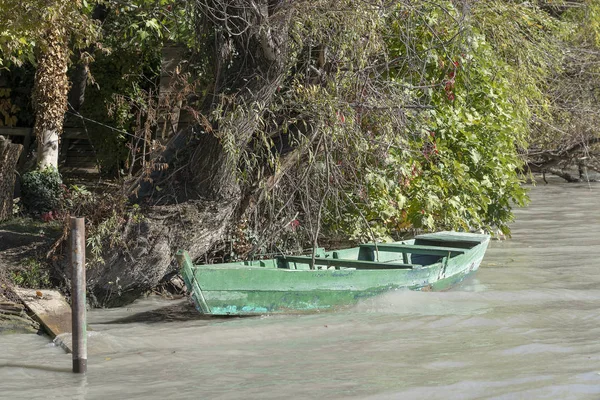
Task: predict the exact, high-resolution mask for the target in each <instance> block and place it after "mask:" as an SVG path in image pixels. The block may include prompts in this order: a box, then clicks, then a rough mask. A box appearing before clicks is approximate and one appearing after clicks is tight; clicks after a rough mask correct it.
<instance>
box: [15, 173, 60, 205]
mask: <svg viewBox="0 0 600 400" xmlns="http://www.w3.org/2000/svg"><path fill="white" fill-rule="evenodd" d="M21 192H22V194H21V199H22V201H23V205H24V206H25V208H26V209H27V210H28V211H29V212H32V213H44V212H48V211H53V210H56V209H58V208H59V207H60V205H61V200H62V198H63V192H64V186H63V184H62V179H61V176H60V174H59V173H58V171H57V170H56V169H53V168H46V169H44V170H41V171H39V170H35V171H30V172H27V173H25V174H23V177H22V181H21Z"/></svg>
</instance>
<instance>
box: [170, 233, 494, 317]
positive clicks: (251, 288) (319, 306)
mask: <svg viewBox="0 0 600 400" xmlns="http://www.w3.org/2000/svg"><path fill="white" fill-rule="evenodd" d="M443 234H446V236H448V234H449V233H443ZM431 235H436V234H430V235H429V239H428V240H431V239H430V238H431V237H432V236H431ZM437 235H438V237H440V236H439V235H441V233H438V234H437ZM457 235H458V236H457ZM465 235H469V234H456V233H453V236H452V238H453V239H455V241H456V242H453V243H459V241H460V240H459V239H465V240H463V241H466V240H467V239H469V240H470V242H471V243H473V242H474V240H475V239H477V244H476V245H475V246H474V247H473V248H471V249H468V250H465V251H464V252H463V253H461V254H458V255H456V256H453V257H444V258H442V259H441V260H440V261H439V262H434V263H432V264H430V265H412V266H411V267H406V265H405V264H401V265H402V266H398V268H395V267H394V265H393V264H386V265H385V268H384V269H377V268H375V267H374V269H360V268H356V269H355V268H343V267H342V268H339V266H338V268H337V269H336V268H335V267H323V269H308V268H307V269H290V268H281V267H280V265H279V264H278V263H277V262H276V261H275V260H262V261H260V262H254V263H252V262H247V263H230V264H215V265H193V263H192V261H191V259H190V258H189V256H188V255H187V253H185V252H180V253H179V254H178V261H179V264H180V265H181V267H182V276H183V278H184V281H185V282H186V285H187V287H188V289H189V291H190V293H191V297H192V299H193V301H194V303H195V305H196V308H197V309H198V310H199V311H200V312H202V313H204V314H210V315H257V314H278V313H303V312H315V311H325V310H332V309H336V308H339V307H344V306H348V305H352V304H356V303H357V302H358V301H360V300H361V299H364V298H368V297H373V296H376V295H379V294H381V293H384V292H388V291H391V290H397V289H411V290H446V289H448V288H450V287H451V286H453V285H455V284H457V283H458V282H460V281H462V280H463V279H464V278H465V277H466V276H468V275H469V274H471V273H473V272H474V271H476V270H477V269H478V267H479V265H480V263H481V261H482V259H483V255H484V253H485V250H486V248H487V244H488V240H489V237H487V236H485V235H476V237H473V236H465ZM427 236H428V235H422V236H420V238H427ZM446 239H447V238H446ZM401 243H402V245H405V244H408V245H411V244H413V243H414V241H408V242H401ZM459 244H460V243H459ZM357 254H358V252H357ZM329 255H332V253H331V252H330V254H329ZM325 257H327V254H325ZM413 257H415V256H413ZM415 258H416V257H415ZM368 263H369V261H367V262H366V264H368ZM245 264H251V265H245ZM252 264H254V265H252ZM278 265H279V267H278ZM377 265H379V264H377ZM377 265H376V266H377ZM390 265H392V267H391V268H390ZM359 267H360V265H359Z"/></svg>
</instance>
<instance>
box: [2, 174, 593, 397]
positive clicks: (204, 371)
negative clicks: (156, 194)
mask: <svg viewBox="0 0 600 400" xmlns="http://www.w3.org/2000/svg"><path fill="white" fill-rule="evenodd" d="M531 197H532V204H531V206H530V207H529V208H527V209H523V210H519V211H518V213H517V214H518V220H517V222H516V223H515V224H514V225H513V239H512V240H508V241H494V242H493V243H491V246H490V249H489V250H488V253H487V255H486V258H485V259H484V262H483V264H482V268H481V269H480V270H479V271H478V272H477V275H476V276H475V278H474V279H472V280H470V281H468V282H465V283H464V284H463V285H461V286H460V287H458V288H456V289H454V290H452V291H449V292H444V293H419V292H408V291H401V292H394V293H391V294H388V295H385V296H383V297H380V298H377V299H372V300H369V301H366V302H364V303H361V304H360V305H358V306H357V307H355V308H353V309H351V310H347V311H344V312H339V313H322V314H316V315H306V316H278V317H263V318H242V319H240V318H236V319H202V318H199V317H198V316H197V315H196V314H195V312H193V310H191V309H190V307H189V306H188V305H187V304H186V303H185V302H181V301H176V302H167V301H164V300H160V299H148V300H145V301H143V302H140V303H138V304H136V305H134V306H133V307H131V308H128V309H118V310H100V311H93V312H92V313H91V314H90V324H91V325H92V326H93V328H94V332H92V333H91V336H90V338H89V354H90V356H89V371H88V374H87V376H84V377H82V376H76V375H74V374H72V373H70V366H71V359H70V356H69V355H66V354H64V352H63V351H62V350H60V349H59V348H56V347H53V346H52V345H50V344H49V343H48V340H47V339H46V338H45V337H42V336H37V335H12V336H0V349H1V351H0V398H2V399H142V398H143V399H170V398H172V399H200V398H208V399H248V398H256V399H281V398H289V399H298V398H332V399H337V398H361V399H362V398H368V399H481V398H486V399H487V398H491V399H600V185H598V184H593V185H592V186H588V185H565V184H553V185H548V186H538V187H536V188H534V189H533V191H532V193H531ZM152 310H156V311H152Z"/></svg>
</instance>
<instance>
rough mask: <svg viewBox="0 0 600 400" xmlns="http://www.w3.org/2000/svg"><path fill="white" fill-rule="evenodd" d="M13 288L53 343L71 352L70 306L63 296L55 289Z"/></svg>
mask: <svg viewBox="0 0 600 400" xmlns="http://www.w3.org/2000/svg"><path fill="white" fill-rule="evenodd" d="M13 290H14V292H15V293H16V294H17V296H19V299H20V300H21V301H22V302H23V304H25V306H26V307H27V308H28V309H29V310H30V311H31V312H32V313H33V314H34V316H35V319H36V320H37V321H38V322H39V323H40V324H41V325H42V327H43V328H44V330H45V331H46V332H47V333H48V335H50V337H51V338H52V339H53V340H54V343H55V344H57V345H59V346H61V347H62V348H63V349H65V351H66V352H67V353H71V352H72V345H71V332H72V327H71V307H70V306H69V304H68V303H67V301H66V300H65V298H64V297H63V296H62V295H61V294H60V293H59V292H58V291H56V290H47V289H39V290H35V289H24V288H18V287H16V288H14V289H13Z"/></svg>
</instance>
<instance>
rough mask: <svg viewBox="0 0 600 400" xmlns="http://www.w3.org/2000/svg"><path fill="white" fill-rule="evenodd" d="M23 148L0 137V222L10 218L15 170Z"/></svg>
mask: <svg viewBox="0 0 600 400" xmlns="http://www.w3.org/2000/svg"><path fill="white" fill-rule="evenodd" d="M21 150H23V146H21V145H20V144H13V143H11V141H10V140H8V139H6V138H5V137H4V136H0V221H4V220H5V219H8V218H10V217H11V216H12V212H13V196H14V194H15V175H16V174H15V169H16V166H17V160H18V159H19V154H21Z"/></svg>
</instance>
